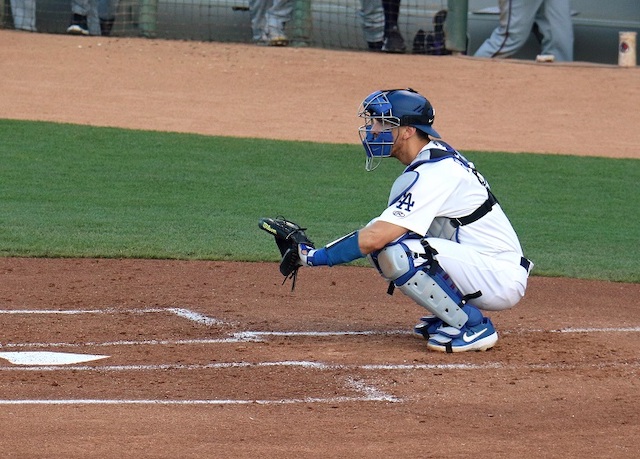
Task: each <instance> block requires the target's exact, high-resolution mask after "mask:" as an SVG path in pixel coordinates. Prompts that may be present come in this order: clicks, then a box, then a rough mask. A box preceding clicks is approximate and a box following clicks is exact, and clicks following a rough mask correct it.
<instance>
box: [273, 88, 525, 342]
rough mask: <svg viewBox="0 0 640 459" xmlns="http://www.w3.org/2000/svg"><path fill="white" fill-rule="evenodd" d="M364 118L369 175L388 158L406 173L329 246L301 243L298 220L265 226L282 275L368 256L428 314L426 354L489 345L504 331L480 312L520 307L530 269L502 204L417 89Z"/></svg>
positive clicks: (396, 94) (386, 93)
mask: <svg viewBox="0 0 640 459" xmlns="http://www.w3.org/2000/svg"><path fill="white" fill-rule="evenodd" d="M359 116H360V117H361V118H363V119H364V124H363V125H362V126H361V127H360V130H359V132H360V139H361V140H362V145H363V146H364V150H365V153H366V163H365V169H366V170H368V171H371V170H374V169H375V168H376V167H378V166H379V165H380V163H381V161H382V159H383V158H395V159H397V160H398V161H399V162H400V163H402V164H403V165H404V166H405V169H404V171H403V173H402V174H400V176H399V177H398V178H397V179H396V181H395V182H394V184H393V186H392V187H391V191H390V193H389V199H388V201H387V203H386V207H385V208H384V210H383V211H382V212H381V213H380V214H379V216H378V217H376V218H374V219H373V220H371V221H370V222H369V224H367V225H366V226H364V227H363V228H360V229H359V230H356V231H353V232H351V233H349V234H347V235H346V236H343V237H341V238H339V239H336V240H335V241H333V242H330V243H328V244H327V245H325V246H324V247H321V248H318V249H316V248H315V246H314V245H313V244H311V243H309V242H307V241H304V240H303V238H302V236H303V234H300V233H299V231H300V228H299V226H298V225H295V224H291V222H287V223H285V224H282V225H281V224H278V225H277V226H276V224H275V221H271V220H266V219H265V220H264V221H263V222H261V225H263V226H261V227H262V228H263V229H265V230H267V231H269V232H270V233H271V234H274V235H276V241H277V240H278V238H280V239H282V240H283V241H285V244H283V243H279V247H281V249H280V250H281V252H282V253H283V259H282V264H281V266H280V269H281V271H282V274H284V275H285V276H287V275H290V274H291V273H293V272H297V269H298V267H299V266H300V265H302V266H334V265H339V264H343V263H349V262H351V261H353V260H356V259H358V258H363V257H367V258H368V260H369V261H370V263H371V264H372V265H373V266H374V267H375V268H376V269H377V271H378V273H379V274H380V275H381V276H382V277H383V278H384V279H385V280H386V281H388V283H389V290H388V293H393V290H394V289H397V290H399V291H400V292H402V293H403V294H405V295H406V296H408V297H409V298H411V299H412V300H413V301H415V302H416V304H418V305H419V306H421V307H422V308H424V309H426V311H427V315H425V316H423V317H421V318H420V321H419V323H418V324H417V325H415V326H414V328H413V331H414V333H415V334H416V335H418V336H419V337H423V338H424V339H426V340H427V349H430V350H433V351H438V352H465V351H485V350H487V349H490V348H492V347H493V346H495V344H496V342H497V341H498V332H497V331H496V329H495V327H494V326H493V322H492V321H491V319H490V318H489V317H487V316H485V315H483V313H482V311H481V310H484V311H501V310H505V309H509V308H511V307H513V306H515V305H516V304H517V303H518V302H519V301H520V299H521V298H522V297H523V296H524V293H525V290H526V287H527V280H528V276H529V272H530V271H531V268H532V266H533V263H531V261H529V260H528V259H527V258H525V257H524V255H523V252H522V248H521V246H520V241H519V240H518V236H517V234H516V232H515V230H514V229H513V227H512V225H511V222H510V221H509V219H508V218H507V216H506V214H505V213H504V211H503V209H502V207H501V206H500V203H499V202H498V199H497V198H496V197H495V196H494V194H493V192H492V191H491V189H490V187H489V184H488V182H487V181H486V180H485V178H484V177H483V176H482V175H481V174H480V172H478V170H477V169H476V167H475V166H474V164H473V163H472V162H470V161H468V160H467V159H466V158H465V157H464V156H463V155H462V154H460V152H458V151H457V150H456V149H454V148H453V147H452V146H451V145H449V144H448V143H446V142H444V141H442V140H440V134H438V132H437V131H436V130H435V129H434V128H433V122H434V119H435V110H434V108H433V107H432V105H431V103H430V102H429V101H428V100H427V99H426V98H425V97H424V96H422V95H421V94H419V93H417V92H416V91H414V90H412V89H390V90H380V91H375V92H373V93H371V94H370V95H369V96H367V97H366V98H365V99H364V101H363V102H362V105H361V107H360V111H359ZM268 228H269V229H268ZM291 228H292V229H291ZM302 233H304V232H302ZM294 234H296V235H297V236H295V237H297V238H298V241H295V240H294V236H293V235H294ZM278 235H280V236H278ZM304 237H306V236H304ZM294 244H295V246H297V256H296V254H295V253H294V252H295V250H296V247H294ZM283 248H284V250H283ZM294 276H295V274H294Z"/></svg>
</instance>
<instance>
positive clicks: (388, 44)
mask: <svg viewBox="0 0 640 459" xmlns="http://www.w3.org/2000/svg"><path fill="white" fill-rule="evenodd" d="M406 50H407V47H406V46H405V44H404V38H402V34H401V33H400V31H398V28H397V27H394V28H393V29H391V30H389V31H388V32H387V33H386V36H385V37H384V42H383V43H382V51H383V52H385V53H404V52H405V51H406Z"/></svg>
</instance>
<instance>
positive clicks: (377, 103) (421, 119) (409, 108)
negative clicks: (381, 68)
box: [358, 89, 440, 171]
mask: <svg viewBox="0 0 640 459" xmlns="http://www.w3.org/2000/svg"><path fill="white" fill-rule="evenodd" d="M358 116H360V117H361V118H364V119H365V124H364V125H363V126H361V127H360V129H359V132H360V138H361V140H362V144H363V146H364V149H365V152H366V154H367V163H366V166H365V168H366V169H367V170H368V171H371V170H373V169H375V168H376V167H378V165H379V164H380V160H381V158H387V157H389V156H390V155H391V147H392V146H393V134H392V133H391V129H393V128H395V127H398V126H413V127H415V128H416V129H419V130H421V131H422V132H424V133H425V134H428V135H430V136H432V137H438V138H440V134H438V133H437V132H436V130H435V129H433V126H432V125H433V120H434V118H435V110H434V108H433V107H432V106H431V104H430V103H429V101H428V100H427V99H426V98H425V97H424V96H422V95H420V94H418V93H417V92H416V91H414V90H413V89H386V90H381V91H376V92H373V93H371V94H369V95H368V96H367V97H366V99H365V100H364V101H362V105H361V106H360V110H359V112H358ZM376 120H377V121H379V122H380V123H381V124H382V127H383V129H382V131H380V132H375V133H374V132H373V131H372V127H373V123H374V121H376Z"/></svg>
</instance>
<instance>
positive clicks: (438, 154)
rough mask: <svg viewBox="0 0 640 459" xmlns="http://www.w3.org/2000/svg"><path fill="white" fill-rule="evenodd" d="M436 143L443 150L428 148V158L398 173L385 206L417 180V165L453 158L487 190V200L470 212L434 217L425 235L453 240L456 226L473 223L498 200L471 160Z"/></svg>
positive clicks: (448, 146) (442, 144) (448, 147)
mask: <svg viewBox="0 0 640 459" xmlns="http://www.w3.org/2000/svg"><path fill="white" fill-rule="evenodd" d="M436 143H437V144H438V145H440V146H442V147H444V148H445V150H441V149H437V148H431V149H429V150H428V151H429V159H425V160H421V161H416V162H415V163H413V164H410V165H409V166H408V167H407V168H406V169H405V170H404V172H403V173H402V175H400V177H398V178H397V179H396V181H395V182H394V183H393V186H392V187H391V192H390V193H389V202H388V204H387V206H391V205H392V204H395V203H396V202H398V201H399V200H400V199H401V198H402V196H404V194H405V193H406V192H407V191H409V189H411V187H412V186H413V185H414V184H415V183H416V182H417V181H418V178H419V176H420V174H419V173H418V172H417V171H416V170H415V169H416V168H417V167H418V166H421V165H422V164H425V163H435V162H437V161H442V160H443V159H447V158H453V159H454V160H455V161H456V162H458V163H459V164H460V165H461V166H462V167H464V168H466V169H468V170H470V171H471V172H472V173H473V174H474V175H475V176H476V178H477V179H478V181H479V182H480V184H482V186H484V187H485V189H486V190H487V200H486V201H485V202H484V203H482V204H481V205H480V206H479V207H478V208H477V209H476V210H474V211H473V212H472V213H470V214H469V215H466V216H464V217H458V218H448V217H436V218H435V219H434V220H433V222H432V224H431V226H430V227H429V230H428V231H427V236H431V237H437V238H442V239H450V240H455V234H456V230H457V229H458V227H460V226H464V225H468V224H469V223H473V222H475V221H476V220H479V219H480V218H482V217H484V216H485V215H486V214H488V213H489V212H491V209H493V206H494V205H495V204H497V203H498V200H497V199H496V197H495V196H494V195H493V193H492V192H491V189H490V188H489V184H488V183H487V181H486V180H485V179H484V177H483V176H482V175H481V174H480V173H479V172H478V171H477V170H476V168H475V166H474V164H473V163H472V162H470V161H468V160H467V159H466V158H465V157H464V156H462V155H461V154H460V153H459V152H458V151H457V150H455V149H453V147H451V146H450V145H449V144H447V143H445V142H441V141H438V142H436Z"/></svg>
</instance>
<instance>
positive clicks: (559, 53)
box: [536, 0, 573, 62]
mask: <svg viewBox="0 0 640 459" xmlns="http://www.w3.org/2000/svg"><path fill="white" fill-rule="evenodd" d="M536 23H537V24H538V28H539V30H540V33H541V34H542V51H541V52H542V54H553V55H554V56H555V59H556V61H565V62H570V61H573V21H572V20H571V4H570V2H569V0H545V2H544V4H543V5H542V8H540V11H539V12H538V17H537V18H536Z"/></svg>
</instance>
